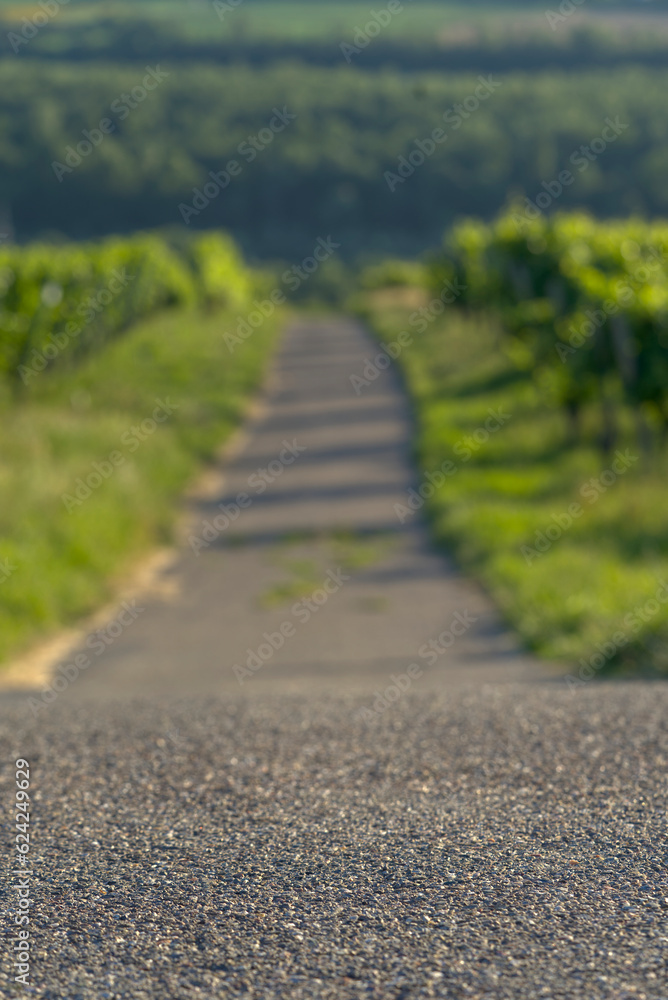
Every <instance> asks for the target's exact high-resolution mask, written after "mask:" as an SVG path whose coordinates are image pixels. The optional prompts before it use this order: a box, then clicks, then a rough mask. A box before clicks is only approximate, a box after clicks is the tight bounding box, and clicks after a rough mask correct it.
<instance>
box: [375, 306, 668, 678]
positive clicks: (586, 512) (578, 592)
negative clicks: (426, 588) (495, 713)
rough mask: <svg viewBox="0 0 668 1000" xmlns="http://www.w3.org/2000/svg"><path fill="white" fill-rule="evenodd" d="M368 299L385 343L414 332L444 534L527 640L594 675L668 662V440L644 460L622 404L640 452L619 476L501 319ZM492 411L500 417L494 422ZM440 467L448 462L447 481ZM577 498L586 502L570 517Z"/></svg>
mask: <svg viewBox="0 0 668 1000" xmlns="http://www.w3.org/2000/svg"><path fill="white" fill-rule="evenodd" d="M369 298H370V305H368V312H367V315H368V318H369V319H370V320H371V322H372V324H373V326H374V328H375V330H376V332H377V333H378V335H379V336H380V338H381V340H382V341H383V342H384V343H389V342H391V341H393V340H395V339H396V337H397V334H398V332H399V331H401V330H409V331H411V332H412V334H413V343H412V344H411V346H410V347H408V348H407V349H406V350H404V351H403V352H402V354H401V355H400V363H401V365H402V367H403V369H404V372H405V374H406V380H407V384H408V387H409V390H410V392H411V395H412V398H413V400H414V403H415V409H416V417H417V440H416V449H417V457H418V460H419V464H420V467H421V469H422V471H423V474H424V478H422V479H421V483H420V485H422V484H427V485H428V486H429V490H428V491H425V492H428V493H430V494H433V495H431V496H430V498H429V499H428V500H427V505H426V506H427V509H428V512H429V516H430V520H431V523H432V527H433V531H434V533H435V535H436V537H437V539H438V540H439V541H441V542H442V543H443V544H444V545H445V546H447V548H448V549H449V550H450V551H451V552H453V553H454V554H455V555H456V557H457V559H458V561H459V563H460V565H461V566H462V567H463V568H464V569H465V570H467V571H468V572H470V573H472V574H473V575H474V576H476V577H477V578H478V579H479V580H481V581H482V582H483V584H484V585H485V587H486V588H487V589H488V590H489V592H490V593H491V595H492V597H493V598H494V599H495V601H496V603H497V605H498V607H499V608H500V609H501V610H502V612H503V613H504V615H505V616H506V618H507V619H508V621H509V622H510V623H511V624H512V625H513V626H514V627H515V629H516V630H517V631H518V633H519V634H520V636H521V637H522V638H523V639H524V641H525V642H526V643H527V645H528V646H529V647H530V648H532V649H533V650H535V651H536V652H537V653H539V654H540V655H541V656H544V657H547V658H549V659H554V660H560V661H563V662H566V663H573V664H575V670H574V674H575V676H576V677H578V675H579V671H580V669H581V668H582V669H583V670H584V674H583V676H584V677H587V678H588V677H590V676H593V675H596V674H600V673H605V672H606V671H608V672H609V671H610V670H612V669H622V670H625V671H628V672H640V673H648V672H661V673H666V672H668V604H667V603H666V597H668V585H666V586H665V587H662V581H668V525H667V522H666V505H665V481H666V473H667V472H668V469H667V464H668V454H667V452H666V449H665V448H664V449H662V450H661V452H657V454H655V455H654V457H653V459H652V461H651V462H644V463H643V462H642V460H641V459H640V458H639V457H638V452H637V450H636V449H635V447H634V444H633V438H632V422H631V420H630V414H629V413H628V412H627V411H623V413H622V416H623V417H624V420H623V421H622V434H621V436H620V441H619V448H620V450H622V451H623V452H624V453H626V454H628V455H630V456H631V459H635V460H634V461H631V464H630V467H629V468H628V469H627V470H626V471H625V472H623V473H622V474H621V475H618V476H611V475H610V474H609V470H610V469H611V468H612V465H613V461H614V459H613V458H611V459H610V460H608V459H602V458H601V456H600V453H599V452H598V451H597V449H596V448H595V447H593V446H592V444H591V443H590V441H589V440H587V437H588V435H583V436H582V439H581V440H580V441H577V442H573V443H570V444H569V443H567V442H565V441H564V435H563V425H562V421H561V419H560V416H559V413H558V411H557V410H556V409H555V408H554V407H553V406H552V405H551V403H550V400H549V399H548V398H546V396H545V393H544V392H543V390H542V388H541V387H540V385H538V384H537V383H536V381H535V380H534V379H533V378H532V375H531V372H530V371H518V369H517V366H516V364H515V363H514V361H513V360H512V359H511V358H509V357H508V355H507V353H506V352H505V351H503V350H502V349H501V348H500V344H502V343H503V339H502V333H501V329H500V326H499V321H498V319H497V318H496V317H493V316H491V315H489V314H483V313H479V312H475V313H473V314H472V315H470V316H468V315H467V314H466V313H465V311H463V310H456V309H450V310H449V311H448V312H447V314H446V316H445V317H440V318H434V319H433V320H432V322H430V323H424V322H423V321H422V320H421V318H420V315H419V313H418V312H416V311H413V312H411V311H410V309H409V308H406V309H405V310H404V309H402V308H399V307H398V306H397V304H396V302H393V304H392V305H385V306H383V305H381V304H380V303H381V300H380V299H379V298H378V297H377V293H376V298H375V299H374V296H373V294H372V296H370V297H369ZM374 303H375V304H374ZM490 410H491V411H492V412H493V413H495V414H497V415H501V417H502V419H501V420H496V421H494V422H493V423H492V424H487V425H486V421H488V419H489V416H490ZM582 422H583V426H584V427H585V428H589V431H590V432H591V430H592V428H593V427H595V425H596V414H595V412H594V411H593V409H592V407H591V406H589V405H588V406H584V407H583V412H582ZM499 423H500V424H501V426H498V424H499ZM495 424H496V426H497V429H494V430H492V431H491V432H490V431H488V430H487V429H486V427H494V426H495ZM627 449H628V450H627ZM447 463H452V467H454V471H451V466H450V465H448V464H447ZM618 467H619V466H618ZM443 468H446V469H447V470H448V473H449V474H448V475H447V476H442V481H441V482H440V483H439V480H438V473H439V471H440V470H442V469H443ZM428 474H429V477H430V478H429V477H428ZM592 480H594V483H595V484H598V485H593V484H592ZM611 480H612V482H611ZM432 483H434V484H436V488H435V490H433V491H432V488H431V486H432ZM573 503H577V504H579V505H580V508H581V510H582V513H581V514H580V515H579V516H578V517H575V518H572V523H571V524H570V526H568V511H569V508H570V506H571V504H573ZM402 516H403V517H405V516H406V515H405V513H403V512H402ZM409 516H410V515H409ZM412 516H419V515H412ZM560 524H561V526H562V527H561V528H560V527H559V525H560ZM564 525H566V527H563V526H564ZM659 589H661V592H662V603H659V602H657V601H656V600H655V595H656V593H657V590H659ZM620 634H621V635H623V642H622V641H620V640H619V636H620ZM615 635H617V636H618V639H616V640H614V641H613V637H614V636H615ZM602 650H603V653H602V652H601V651H602ZM592 657H593V661H592ZM578 661H580V662H578ZM592 662H593V664H594V666H593V667H592V665H591V664H592Z"/></svg>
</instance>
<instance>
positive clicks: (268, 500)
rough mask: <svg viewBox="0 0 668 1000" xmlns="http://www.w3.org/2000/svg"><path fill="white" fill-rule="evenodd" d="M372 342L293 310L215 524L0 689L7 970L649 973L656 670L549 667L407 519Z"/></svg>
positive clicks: (168, 989)
mask: <svg viewBox="0 0 668 1000" xmlns="http://www.w3.org/2000/svg"><path fill="white" fill-rule="evenodd" d="M373 351H374V348H373V346H372V345H371V344H370V343H369V341H368V340H366V338H365V337H364V335H363V333H362V332H361V331H359V330H358V329H357V328H356V327H355V326H354V325H352V324H346V323H343V322H342V323H337V322H324V321H322V322H318V323H313V324H304V323H303V322H302V324H301V325H295V326H294V327H293V328H292V330H291V331H290V333H289V336H288V337H287V339H286V344H285V348H284V351H283V353H282V354H281V356H280V357H279V359H278V361H277V365H276V367H275V371H274V377H273V379H272V381H271V382H270V388H269V391H268V394H267V398H266V400H265V407H264V410H263V412H262V414H261V415H260V416H259V417H256V418H255V420H254V421H253V422H252V424H251V425H250V426H249V429H248V435H247V439H246V442H245V444H244V447H243V448H241V449H240V450H239V451H238V454H237V455H236V456H235V457H234V458H233V459H231V460H230V461H229V462H228V463H227V464H226V467H225V470H224V471H225V482H224V485H223V486H221V488H220V490H219V492H218V494H217V496H216V497H213V498H212V499H211V500H207V501H199V502H198V503H197V504H195V505H194V508H193V510H192V512H191V513H192V521H191V529H189V530H190V534H191V535H192V531H193V530H195V529H192V525H193V524H194V525H195V526H197V524H198V523H201V522H202V520H203V519H208V520H210V519H211V516H212V515H213V516H216V515H217V511H219V510H220V508H219V506H218V505H219V504H220V503H225V504H226V505H227V506H228V509H229V504H230V503H232V502H234V498H235V497H238V495H239V492H240V491H241V492H243V490H242V487H243V485H244V483H246V484H247V483H248V480H249V476H250V475H252V474H253V472H254V471H257V469H258V468H268V464H269V462H271V461H273V459H274V458H275V457H276V455H277V446H278V445H280V443H281V441H282V440H283V439H284V438H285V437H286V435H288V434H290V439H291V437H292V435H293V434H296V433H297V430H296V425H297V424H298V423H299V424H300V429H299V434H300V435H302V438H303V443H304V445H305V446H306V447H307V448H308V450H307V451H305V452H304V453H303V456H300V460H298V461H295V463H294V464H292V465H291V466H290V467H289V468H286V471H285V473H284V474H283V473H281V474H280V475H277V476H276V478H275V479H274V480H273V481H272V482H271V483H270V484H268V488H267V489H266V490H265V491H263V492H262V493H261V494H257V496H254V497H253V501H254V502H253V503H252V504H251V505H250V506H249V507H248V508H244V509H243V513H242V515H240V516H239V518H238V519H237V520H236V521H235V523H234V530H233V531H231V530H230V531H228V530H227V529H225V530H224V531H221V532H220V536H219V537H217V538H216V540H215V542H212V543H211V544H209V545H208V547H207V548H206V549H203V550H202V551H200V552H199V553H196V552H195V551H194V549H193V546H192V545H189V544H188V541H187V539H186V543H185V546H184V550H183V553H182V554H181V555H180V556H179V558H178V560H177V561H176V562H175V564H174V565H173V566H172V568H171V569H170V571H169V579H170V581H171V582H173V583H174V586H173V587H172V588H166V590H165V593H170V594H171V597H163V598H162V599H160V598H158V597H157V596H153V597H150V598H149V599H147V600H146V601H143V602H142V601H141V600H140V601H139V602H138V605H137V606H138V607H141V608H142V611H141V613H140V614H139V615H138V616H136V617H135V618H132V615H131V614H130V615H128V614H127V613H126V615H125V618H124V621H125V622H126V624H125V625H123V628H122V629H120V628H119V627H118V626H117V625H115V623H116V622H118V621H120V618H119V616H120V614H122V613H123V612H122V610H121V609H119V612H118V615H117V616H116V617H115V618H113V619H112V620H111V621H110V623H109V626H108V632H107V633H105V634H106V635H107V638H110V639H113V641H112V642H109V643H107V642H106V641H105V642H104V643H103V646H104V652H103V653H100V654H99V655H98V654H97V653H95V651H94V649H93V645H92V643H93V642H95V641H98V642H99V640H100V634H99V633H97V634H95V635H93V636H92V637H91V641H90V642H89V641H88V640H86V639H82V640H81V642H80V643H79V645H78V646H77V647H76V648H73V649H72V651H71V653H70V655H69V656H68V657H67V658H66V659H65V660H63V661H62V663H60V664H59V666H66V665H67V664H69V663H72V662H76V661H75V657H76V656H88V657H89V660H90V665H89V666H87V667H85V668H82V669H81V671H80V676H79V677H77V678H74V674H73V672H72V671H70V678H72V679H69V678H67V677H65V681H66V682H65V681H60V682H57V677H58V676H59V674H60V675H61V676H64V675H63V674H62V672H61V671H59V670H56V672H55V673H54V680H53V682H52V687H51V688H49V689H41V690H35V691H30V690H26V691H6V692H5V693H4V694H3V695H2V697H1V698H0V740H1V742H2V746H3V752H2V756H1V767H0V775H1V779H2V790H3V794H2V800H1V801H2V810H3V813H2V827H3V832H4V834H5V838H4V839H5V843H6V847H7V851H6V857H7V858H8V864H7V866H6V870H5V873H4V874H3V876H2V895H3V926H4V927H5V928H6V930H7V933H6V935H5V947H4V948H3V957H2V961H3V970H2V971H3V978H2V980H0V995H2V996H19V995H21V994H24V993H25V994H27V995H29V996H34V997H40V998H45V1000H46V998H48V1000H60V998H67V1000H92V998H103V1000H112V998H113V1000H115V998H123V1000H125V998H128V1000H130V998H132V1000H135V998H136V1000H143V998H156V1000H158V998H160V1000H180V998H184V1000H185V998H199V997H202V998H213V997H234V998H236V997H244V998H248V1000H251V998H257V1000H260V998H274V997H275V998H295V1000H300V998H306V997H312V998H332V1000H346V998H358V997H359V998H362V997H364V998H370V1000H371V998H374V1000H375V998H377V1000H385V998H388V1000H399V998H413V997H442V998H453V1000H459V998H480V1000H482V998H485V1000H487V998H490V1000H491V998H501V1000H505V998H508V1000H529V998H532V1000H533V998H537V1000H555V998H569V1000H570V998H577V1000H580V998H581V1000H598V998H606V1000H608V998H609V1000H627V998H628V1000H666V998H668V978H667V963H666V958H667V955H668V952H667V950H666V947H667V945H668V879H667V877H666V844H667V837H666V834H667V824H666V763H667V761H668V734H667V726H666V718H667V716H668V711H667V710H668V687H666V686H665V685H662V684H658V683H625V684H621V683H619V684H613V683H586V684H584V683H583V684H579V685H577V686H573V685H572V684H568V683H566V681H565V679H564V677H562V676H559V674H558V672H556V671H555V670H554V669H549V668H548V667H545V666H543V665H539V664H537V663H535V662H533V661H532V660H531V658H529V657H527V656H526V655H524V654H523V653H522V651H521V650H520V649H518V647H517V644H516V642H515V641H514V639H513V637H512V636H511V635H509V634H508V632H507V631H506V630H505V629H504V628H503V626H502V625H501V624H500V623H499V621H498V618H497V616H496V614H495V612H494V609H493V608H491V607H490V605H489V602H488V601H487V599H486V597H485V595H484V594H483V593H481V592H480V591H479V590H478V588H476V587H475V586H474V585H473V584H472V583H471V582H470V581H466V580H464V579H462V578H461V577H460V576H459V575H458V574H457V573H456V571H455V570H454V569H453V567H452V566H451V565H450V564H448V563H447V562H446V561H444V560H442V559H441V558H440V556H437V555H435V554H433V553H432V552H431V551H430V550H429V547H428V544H427V541H426V538H425V535H424V529H423V527H422V525H421V524H420V523H418V522H416V523H412V522H411V523H407V524H405V525H398V522H397V519H396V517H394V516H393V504H394V503H395V502H396V498H397V497H401V496H404V495H405V494H406V491H407V490H408V488H409V487H410V486H411V484H412V483H413V473H412V470H411V465H410V461H409V451H408V441H409V434H410V421H409V414H408V412H407V410H406V407H405V404H404V402H403V399H402V397H401V393H400V388H399V386H398V385H397V383H396V382H395V381H394V379H393V377H392V376H391V375H390V374H388V373H383V374H382V376H380V377H379V378H378V380H376V381H374V382H373V384H372V385H371V386H370V387H369V394H368V396H364V397H356V396H355V394H354V393H352V390H351V387H350V380H349V375H350V374H351V373H358V372H359V369H360V367H361V366H363V364H364V360H365V358H366V357H367V356H368V355H369V354H370V352H373ZM351 414H352V416H349V415H351ZM298 418H299V419H298ZM290 424H292V427H293V430H290V429H289V425H290ZM299 443H300V444H301V443H302V441H301V440H300V442H299ZM278 451H279V452H280V449H278ZM301 457H303V458H304V461H303V462H301ZM274 468H276V467H274ZM221 523H222V522H221ZM330 570H331V572H332V574H336V573H339V572H342V573H343V574H344V575H345V576H347V577H349V579H347V580H345V581H344V585H343V586H341V587H339V588H338V589H336V590H334V589H332V588H333V587H334V583H332V585H331V587H330V591H331V592H330V591H327V592H326V593H327V596H326V599H325V601H324V602H323V603H322V604H321V605H320V604H318V602H317V601H316V600H315V597H314V595H315V593H316V592H317V591H319V590H323V591H324V587H325V580H326V579H330V580H332V579H333V577H327V575H326V574H327V572H328V571H330ZM306 599H309V600H311V601H312V604H313V606H314V607H315V608H317V609H318V610H314V611H312V613H311V616H310V618H309V620H308V621H305V622H303V621H301V620H300V616H301V618H303V617H304V615H305V612H304V611H300V612H299V613H296V612H295V610H294V609H295V605H296V604H299V603H300V602H302V601H304V600H306ZM318 600H319V598H318ZM230 603H233V605H234V607H233V609H232V610H230ZM285 622H289V623H290V624H292V625H294V633H293V634H291V635H289V636H287V637H286V636H284V638H285V640H286V641H285V642H284V643H283V644H282V645H281V646H280V648H278V649H275V650H274V649H273V647H271V646H270V639H266V637H265V636H264V633H265V632H266V633H268V635H269V637H271V636H272V635H275V634H276V633H277V632H278V634H279V635H280V629H281V625H283V624H284V623H285ZM112 632H115V633H117V635H115V636H112V634H111V633H112ZM274 641H275V643H276V645H277V646H278V639H276V638H275V640H274ZM429 643H434V644H435V645H433V646H431V647H430V646H429ZM263 645H268V646H269V647H270V648H269V649H262V650H261V647H262V646H263ZM271 650H273V651H271ZM248 651H250V652H254V651H255V652H256V653H257V656H258V657H259V660H258V662H260V664H261V665H260V666H259V667H257V668H253V667H249V666H247V664H246V660H247V658H248V656H247V654H248ZM265 654H266V656H265ZM79 662H80V663H81V662H83V661H79ZM252 662H254V661H252ZM56 689H59V690H56ZM29 699H32V701H29ZM19 757H22V758H26V759H27V760H28V761H29V762H30V785H31V787H30V800H31V819H30V831H31V844H30V846H31V851H30V855H29V857H30V864H29V865H28V866H27V870H28V872H29V876H28V882H29V886H30V896H29V898H30V900H31V902H30V904H29V913H30V954H31V958H30V980H29V982H30V985H29V986H27V987H26V986H25V985H23V984H20V983H15V982H14V975H15V974H16V973H15V971H14V967H13V964H12V963H13V957H12V955H13V949H14V945H15V944H16V942H17V941H18V937H17V935H16V929H15V927H14V923H13V922H14V917H15V915H16V914H17V913H18V912H19V905H20V904H19V898H20V895H19V892H20V884H21V881H22V879H23V876H22V874H14V873H15V872H16V871H17V870H18V866H17V864H16V863H15V858H16V854H15V852H14V850H13V843H14V836H15V829H14V815H15V814H14V808H13V806H14V796H15V793H16V787H15V766H14V761H15V760H16V759H17V758H19Z"/></svg>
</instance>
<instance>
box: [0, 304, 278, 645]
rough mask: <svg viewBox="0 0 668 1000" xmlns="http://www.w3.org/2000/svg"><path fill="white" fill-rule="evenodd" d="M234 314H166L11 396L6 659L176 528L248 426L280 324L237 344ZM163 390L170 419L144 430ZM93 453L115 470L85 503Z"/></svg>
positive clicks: (69, 616) (2, 615) (100, 592)
mask: <svg viewBox="0 0 668 1000" xmlns="http://www.w3.org/2000/svg"><path fill="white" fill-rule="evenodd" d="M233 320H234V317H232V316H229V315H225V314H221V313H218V314H214V315H212V314H207V315H203V314H202V313H199V312H196V311H192V312H185V311H174V312H166V313H163V314H161V315H159V316H157V317H154V318H152V319H151V320H149V321H147V322H145V323H142V324H139V325H137V326H136V327H135V328H134V329H132V330H130V331H128V332H127V333H126V334H125V335H124V336H123V337H122V338H120V339H119V340H117V341H116V342H114V343H113V344H111V345H109V346H108V347H107V348H106V349H104V350H103V351H101V352H99V353H98V354H95V355H94V356H92V357H91V358H90V359H89V360H88V361H87V362H86V363H85V364H84V365H82V366H80V367H79V368H77V369H76V371H75V372H73V373H70V374H60V375H57V374H45V375H42V376H40V382H39V383H38V384H36V385H35V388H34V390H33V391H32V392H31V393H30V394H29V395H28V396H27V397H26V398H24V399H23V400H22V401H20V402H19V403H18V404H16V403H14V402H12V401H10V400H8V399H3V400H1V401H0V409H1V410H2V421H1V423H0V456H1V457H0V496H2V504H1V505H0V661H1V660H3V659H6V658H7V657H8V656H9V655H10V654H12V653H15V652H17V651H19V650H20V649H22V648H23V647H25V646H26V645H27V644H29V643H30V642H31V641H33V640H35V639H36V638H38V637H39V636H40V635H45V634H47V633H49V632H51V631H53V630H54V629H57V628H58V627H59V626H62V625H64V624H67V623H70V622H73V621H76V620H77V619H78V618H80V617H81V616H83V615H86V614H87V613H89V612H91V611H92V610H94V609H95V608H96V607H97V606H99V605H100V603H101V602H102V601H104V600H105V599H107V598H109V597H110V596H111V595H112V594H113V593H114V590H115V588H116V586H117V583H118V580H119V579H120V577H121V575H122V574H123V573H124V572H126V571H127V569H128V567H129V566H130V565H131V564H132V563H133V561H135V560H136V559H137V558H138V557H140V556H141V555H142V554H143V553H145V552H147V551H149V550H150V549H151V548H152V547H154V546H157V545H161V544H164V543H167V542H169V541H170V540H171V539H172V530H173V527H174V523H175V513H176V511H177V509H178V500H179V497H180V496H181V494H182V491H183V489H184V487H185V486H186V485H187V484H188V482H189V480H190V479H191V477H192V476H193V475H194V473H195V472H196V471H197V469H198V467H200V466H201V465H202V463H204V462H205V461H206V460H207V459H209V458H211V457H212V455H213V454H214V453H215V452H216V450H217V449H218V447H219V446H220V445H221V444H222V443H223V442H224V440H225V438H226V437H227V436H228V435H229V434H230V432H231V431H232V430H233V429H234V428H235V427H236V426H237V425H238V423H239V421H240V419H241V418H242V416H243V413H244V409H245V404H246V401H247V399H248V397H249V394H250V393H251V392H252V390H253V389H254V388H255V387H256V386H257V384H258V381H259V379H260V377H261V375H262V372H263V370H264V367H265V363H266V361H267V358H268V355H269V351H270V348H271V345H272V343H273V340H274V337H275V333H276V326H275V324H274V325H272V324H270V323H267V324H265V326H264V327H261V328H260V329H258V330H257V331H256V332H255V333H254V334H253V336H252V337H251V338H249V339H248V340H247V341H245V342H244V343H243V345H242V346H240V347H238V348H237V350H236V351H235V353H234V354H230V353H229V351H228V349H227V347H226V345H225V344H224V342H223V338H222V334H223V332H224V331H225V330H226V329H229V328H230V324H231V323H232V322H233ZM156 400H162V401H163V402H165V403H166V404H167V408H166V409H163V410H162V411H161V412H160V413H159V414H158V416H165V415H166V419H164V420H163V421H162V422H160V423H156V422H154V423H155V430H152V429H151V426H150V424H147V425H145V427H144V428H143V429H142V428H141V424H142V421H144V420H152V419H153V418H152V414H153V411H154V410H155V409H156V406H157V405H158V404H157V403H156ZM174 404H175V405H174ZM170 410H171V413H170V412H169V411H170ZM134 427H138V428H139V434H136V433H135V432H134V431H133V428H134ZM112 452H118V453H119V454H120V456H121V458H122V461H121V462H119V464H118V465H117V466H115V467H114V465H113V460H112V461H111V462H110V458H109V456H110V454H111V453H112ZM95 462H97V463H109V466H108V467H107V466H105V465H102V468H103V470H104V471H106V472H108V471H109V468H111V469H112V470H113V471H112V473H111V475H109V476H108V478H105V479H103V480H102V481H101V484H100V485H99V486H97V487H96V488H94V489H93V490H92V491H91V493H90V496H88V497H87V498H86V499H84V500H83V502H81V503H78V502H77V499H78V498H77V497H76V495H75V490H76V485H77V480H78V479H82V480H84V481H85V480H86V479H87V477H89V476H90V475H91V474H92V473H94V472H95V469H94V465H93V463H95ZM93 483H95V480H93ZM67 495H69V496H70V497H74V502H71V501H68V506H69V507H70V508H71V510H69V511H68V509H67V508H66V505H65V503H64V501H63V496H67ZM82 496H84V493H83V492H82V493H80V497H82ZM5 560H6V561H7V563H8V564H9V566H11V567H14V569H13V570H12V572H11V574H10V575H9V576H8V577H7V578H5V579H3V577H6V571H5V570H3V565H5V563H4V561H5Z"/></svg>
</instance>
